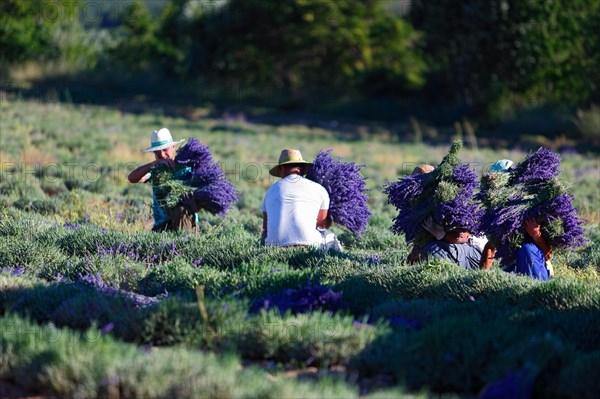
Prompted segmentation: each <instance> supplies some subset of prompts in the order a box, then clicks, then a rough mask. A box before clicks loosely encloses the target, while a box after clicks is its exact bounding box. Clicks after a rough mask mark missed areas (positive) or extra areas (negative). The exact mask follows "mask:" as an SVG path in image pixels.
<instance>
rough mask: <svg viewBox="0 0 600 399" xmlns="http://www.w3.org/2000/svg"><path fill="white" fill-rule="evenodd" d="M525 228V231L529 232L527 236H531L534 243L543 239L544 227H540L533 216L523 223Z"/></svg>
mask: <svg viewBox="0 0 600 399" xmlns="http://www.w3.org/2000/svg"><path fill="white" fill-rule="evenodd" d="M523 226H525V231H527V234H529V235H530V236H531V238H533V240H534V241H535V240H538V239H539V238H541V237H542V226H540V224H539V223H538V222H537V220H535V218H534V217H533V216H532V217H529V218H527V219H526V220H525V222H524V223H523Z"/></svg>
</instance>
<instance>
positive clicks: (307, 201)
mask: <svg viewBox="0 0 600 399" xmlns="http://www.w3.org/2000/svg"><path fill="white" fill-rule="evenodd" d="M325 209H329V195H328V194H327V191H326V190H325V189H324V188H323V187H322V186H321V185H319V184H317V183H315V182H313V181H310V180H308V179H306V178H304V177H302V176H299V175H296V174H292V175H289V176H287V177H284V178H283V179H281V180H280V181H278V182H276V183H275V184H273V185H272V186H271V188H269V190H268V191H267V194H266V195H265V200H264V202H263V205H262V211H263V212H266V213H267V214H268V219H267V237H266V240H265V244H266V245H314V244H320V243H321V241H322V236H321V234H320V233H319V232H318V231H317V229H316V223H317V216H318V214H319V211H320V210H325Z"/></svg>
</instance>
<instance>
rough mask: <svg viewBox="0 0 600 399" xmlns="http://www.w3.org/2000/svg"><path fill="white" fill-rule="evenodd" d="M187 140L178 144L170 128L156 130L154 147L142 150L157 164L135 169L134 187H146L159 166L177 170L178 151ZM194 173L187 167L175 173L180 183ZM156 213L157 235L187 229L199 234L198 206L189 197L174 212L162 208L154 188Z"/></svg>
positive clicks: (132, 181)
mask: <svg viewBox="0 0 600 399" xmlns="http://www.w3.org/2000/svg"><path fill="white" fill-rule="evenodd" d="M184 141H185V139H182V140H179V141H174V140H173V137H172V136H171V132H170V131H169V129H167V128H162V129H160V130H158V131H157V130H155V131H153V132H152V134H151V136H150V147H148V148H146V149H144V150H141V151H142V152H152V153H154V158H155V159H154V161H152V162H148V163H147V164H144V165H142V166H140V167H138V168H136V169H134V170H133V171H132V172H131V173H130V174H129V176H128V177H127V178H128V179H129V181H130V182H131V183H145V182H148V181H151V180H150V178H151V177H152V169H153V168H154V167H155V166H156V165H159V164H162V165H165V166H166V167H168V168H174V167H175V148H176V146H177V145H178V144H181V143H182V142H184ZM189 173H191V168H190V167H186V168H183V169H180V170H178V171H176V172H175V173H174V177H175V178H176V179H182V178H184V177H185V176H186V175H188V174H189ZM152 200H153V202H152V211H153V214H154V227H153V228H152V230H153V231H167V230H170V231H174V230H179V229H185V230H188V231H191V232H196V231H197V222H198V220H197V215H196V213H195V212H197V211H198V209H197V207H196V204H195V202H194V201H193V200H191V199H190V198H189V197H184V199H183V200H182V201H181V204H180V205H179V206H177V207H175V208H173V209H171V210H165V209H164V208H162V207H161V206H160V204H159V202H158V199H157V197H156V193H155V190H154V187H153V189H152Z"/></svg>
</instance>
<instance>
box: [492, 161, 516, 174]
mask: <svg viewBox="0 0 600 399" xmlns="http://www.w3.org/2000/svg"><path fill="white" fill-rule="evenodd" d="M513 164H514V162H513V161H511V160H510V159H501V160H499V161H498V162H496V163H495V164H493V165H492V166H490V167H489V169H488V172H506V171H508V170H509V169H510V167H511V166H513Z"/></svg>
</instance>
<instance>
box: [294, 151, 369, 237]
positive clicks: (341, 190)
mask: <svg viewBox="0 0 600 399" xmlns="http://www.w3.org/2000/svg"><path fill="white" fill-rule="evenodd" d="M330 153H331V150H328V151H319V153H318V154H317V157H316V158H315V160H314V162H313V165H312V167H311V168H310V171H309V172H308V174H307V175H306V177H307V178H308V179H310V180H312V181H314V182H316V183H319V184H320V185H321V186H323V187H325V190H327V193H328V194H329V215H330V216H331V219H332V220H333V221H334V222H335V223H337V224H340V225H342V226H344V227H346V228H348V229H349V230H350V231H352V232H353V233H354V234H355V235H359V234H360V233H362V232H363V231H364V230H365V228H366V227H367V222H368V221H369V218H370V217H371V211H369V207H368V206H367V200H368V199H369V198H368V197H367V194H366V192H367V191H368V190H367V188H366V186H365V178H363V177H362V176H361V174H360V171H361V169H362V168H363V165H357V164H356V163H355V162H341V158H338V159H337V160H336V159H334V158H333V157H332V156H331V154H330Z"/></svg>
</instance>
